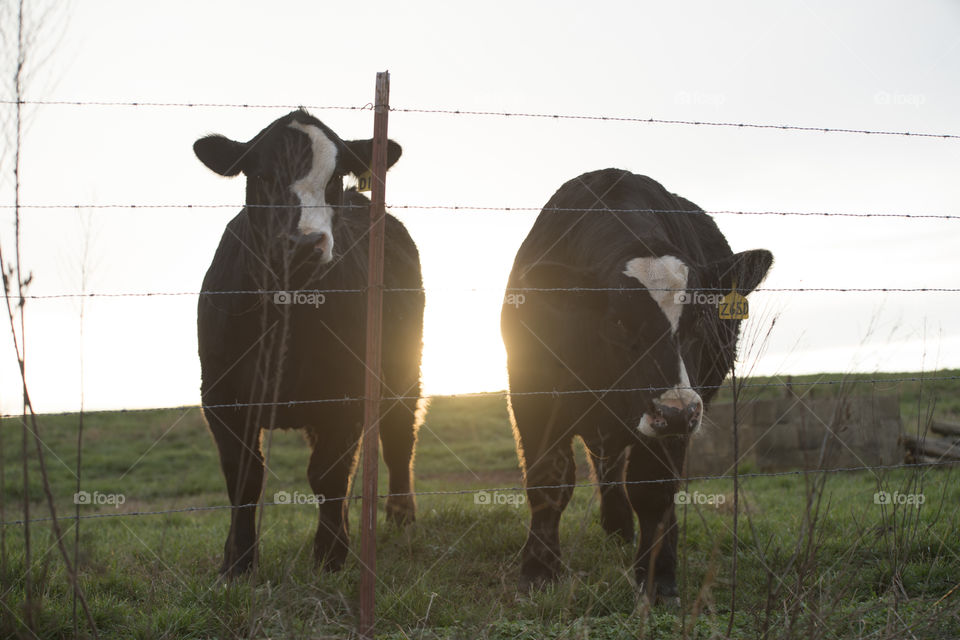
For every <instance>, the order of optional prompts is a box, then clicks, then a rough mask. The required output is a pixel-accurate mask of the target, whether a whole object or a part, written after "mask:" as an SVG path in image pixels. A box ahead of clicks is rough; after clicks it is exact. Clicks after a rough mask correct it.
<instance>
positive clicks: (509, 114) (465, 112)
mask: <svg viewBox="0 0 960 640" xmlns="http://www.w3.org/2000/svg"><path fill="white" fill-rule="evenodd" d="M0 104H7V105H21V106H40V107H43V106H69V107H134V108H137V107H139V108H142V107H155V108H185V109H190V108H205V109H210V108H212V109H310V110H314V111H372V110H373V104H371V103H367V104H364V105H363V106H351V105H293V104H256V103H241V102H234V103H216V102H155V101H105V100H90V101H83V100H0ZM388 108H389V110H390V111H391V112H393V113H408V114H424V115H452V116H482V117H501V118H526V119H537V120H579V121H594V122H626V123H636V124H665V125H682V126H696V127H724V128H734V129H768V130H779V131H803V132H817V133H847V134H860V135H873V136H901V137H910V138H940V139H948V140H949V139H952V140H957V139H960V134H955V133H933V132H926V131H892V130H882V129H857V128H852V127H816V126H808V125H794V124H772V123H756V122H722V121H712V120H684V119H676V118H653V117H648V118H643V117H636V116H598V115H590V114H569V113H536V112H529V111H492V110H480V109H426V108H419V107H393V106H391V107H388Z"/></svg>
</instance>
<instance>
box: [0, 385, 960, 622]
mask: <svg viewBox="0 0 960 640" xmlns="http://www.w3.org/2000/svg"><path fill="white" fill-rule="evenodd" d="M956 374H957V372H937V373H935V374H928V375H931V376H933V375H937V376H949V375H956ZM828 377H830V376H828ZM810 378H811V379H815V378H816V377H810ZM802 380H804V379H801V378H795V379H794V381H795V382H798V381H802ZM888 387H889V388H885V389H883V390H882V392H884V393H891V392H892V393H897V392H899V393H901V400H902V412H903V415H904V417H905V419H909V416H911V415H912V416H913V419H916V416H918V415H926V414H927V413H928V412H929V406H930V404H929V403H930V402H935V405H934V410H933V411H934V413H935V414H936V415H937V416H938V417H944V418H949V417H954V418H955V417H956V415H957V414H958V410H957V409H958V399H960V394H957V393H956V385H955V384H954V383H953V382H952V381H951V383H950V384H943V383H927V384H926V385H924V386H923V388H922V390H921V387H920V385H919V384H916V385H914V384H913V383H901V384H900V385H899V386H897V385H894V384H893V383H891V384H889V385H888ZM817 392H818V393H832V391H831V390H830V389H829V387H824V388H823V390H822V391H821V390H819V389H818V391H817ZM878 392H879V391H878ZM41 423H42V429H43V440H44V442H45V444H46V447H47V448H46V450H45V453H46V461H47V467H48V471H49V478H50V483H51V485H52V488H53V494H54V495H55V497H56V500H57V510H58V514H59V515H60V516H61V517H62V516H68V515H71V514H72V513H73V510H74V505H73V492H74V490H75V484H76V479H75V477H74V475H73V469H74V468H75V464H76V427H77V416H45V417H42V419H41ZM84 429H85V431H84V448H83V487H84V489H85V490H86V491H89V492H91V493H93V492H100V494H102V495H114V494H122V496H123V499H124V503H123V504H122V505H117V506H114V505H112V504H101V505H84V506H82V507H81V513H82V514H85V515H89V514H94V513H104V514H109V513H118V512H131V511H151V510H165V509H175V508H183V507H191V506H206V505H218V504H224V503H226V501H227V498H226V491H225V489H224V484H223V479H222V476H221V474H220V470H219V464H218V460H217V455H216V450H215V447H214V445H213V442H212V440H211V438H210V436H209V434H208V433H207V431H206V428H205V426H204V424H203V421H202V418H201V415H200V412H199V410H198V409H196V408H191V409H186V410H169V409H167V410H155V411H138V412H111V413H95V414H88V415H87V416H85V426H84ZM3 440H4V463H5V476H4V492H3V505H4V514H3V519H4V520H5V521H10V520H17V519H19V518H20V517H21V502H22V476H21V473H22V471H21V465H20V426H19V422H18V421H16V420H7V421H4V423H3ZM30 446H31V449H30V450H31V452H32V451H33V448H32V443H31V445H30ZM578 455H579V462H578V464H579V467H580V469H579V472H580V476H581V478H582V481H583V482H588V476H587V472H586V465H585V463H584V461H583V454H582V451H580V452H578ZM35 458H36V456H35V455H31V460H32V462H31V466H30V469H29V478H30V486H29V495H30V501H31V515H32V517H44V516H46V515H47V509H46V506H45V502H44V500H43V495H44V494H43V489H42V486H41V482H40V474H39V472H38V469H37V466H36V462H35ZM270 459H271V462H270V466H271V468H272V469H273V471H274V473H275V475H273V474H268V481H267V489H266V500H267V501H270V500H272V496H273V494H274V492H276V491H278V490H286V491H290V492H293V491H300V492H302V493H309V486H308V484H307V481H306V476H305V470H306V464H307V449H306V447H305V446H304V443H303V440H302V437H301V436H300V434H298V433H296V432H277V433H275V434H274V435H273V438H272V444H271V451H270ZM381 467H382V465H381ZM956 474H957V471H956V470H955V469H952V468H951V467H942V468H936V469H923V470H897V471H895V472H888V473H883V474H875V473H873V472H869V471H865V472H855V473H838V474H828V475H826V476H824V475H819V474H809V475H806V476H804V475H791V476H780V477H764V478H745V479H743V480H742V481H741V494H740V495H741V501H742V503H743V504H742V509H741V514H740V515H741V517H740V525H739V534H740V536H739V553H738V554H737V560H738V566H737V596H736V598H737V600H736V602H737V605H736V613H735V615H734V619H733V628H732V631H731V632H730V634H729V636H728V635H727V626H728V622H729V617H730V603H731V587H732V560H733V556H734V554H733V541H734V537H733V529H732V521H733V513H732V507H731V502H732V491H733V486H732V482H731V481H730V480H711V481H699V482H695V483H694V482H691V483H690V486H689V487H688V491H690V492H693V491H699V492H701V493H708V494H722V495H724V496H725V498H726V502H725V504H723V505H721V506H720V507H713V506H700V507H693V506H688V507H685V508H684V507H681V508H680V509H679V511H678V516H679V517H680V519H681V520H682V522H683V523H684V527H683V532H682V533H681V540H680V562H679V567H678V571H679V574H680V583H681V589H682V592H683V597H682V600H681V604H680V606H679V607H676V606H673V607H669V606H666V607H664V606H661V607H654V608H652V609H650V608H648V607H647V606H646V601H645V600H643V599H640V598H638V597H637V596H636V595H635V589H634V587H633V582H632V577H631V576H632V572H630V571H628V569H627V567H628V566H629V563H630V560H631V558H632V553H633V549H632V548H630V547H629V546H623V545H620V544H618V543H616V542H615V541H613V540H609V539H607V538H606V537H605V535H604V533H603V531H602V530H601V528H600V526H599V522H598V514H597V502H596V495H595V491H594V490H593V489H592V488H583V489H578V490H577V491H576V492H575V495H574V499H573V501H572V503H571V505H570V507H569V508H568V510H567V511H566V513H565V515H564V520H563V523H562V527H561V543H562V545H563V550H564V554H565V557H564V559H565V561H566V563H567V571H566V574H565V575H564V577H563V578H562V579H561V580H560V581H558V582H557V583H556V584H555V585H553V586H551V587H549V588H546V589H544V590H542V591H535V592H533V593H530V594H527V593H520V592H518V591H517V588H516V584H517V580H518V578H519V562H518V560H519V558H518V555H519V549H520V547H521V545H522V544H523V541H524V537H525V527H526V522H527V519H528V515H529V514H528V510H527V507H526V505H519V506H513V505H510V504H477V503H476V501H475V495H476V494H472V493H465V494H459V495H421V496H419V497H418V519H417V522H416V524H415V525H413V526H411V527H409V528H407V529H406V530H398V529H396V528H394V527H391V526H388V525H386V524H385V523H383V521H382V510H381V527H380V529H379V534H378V560H377V562H378V579H379V582H378V586H377V615H378V621H377V630H378V636H379V637H384V638H531V639H533V638H588V637H589V638H632V637H649V638H675V637H696V638H711V637H734V638H759V637H770V638H820V637H823V638H914V637H915V638H957V637H960V588H958V587H957V585H958V582H960V536H958V534H957V532H958V531H960V508H958V507H960V483H958V482H957V475H956ZM520 485H521V476H520V472H519V470H518V467H517V459H516V454H515V452H514V445H513V439H512V435H511V431H510V426H509V423H508V419H507V413H506V407H505V402H504V398H503V397H502V396H501V395H492V396H485V397H478V398H437V399H434V401H433V402H432V404H431V406H430V410H429V413H428V415H427V421H426V424H425V425H424V427H423V429H422V430H421V433H420V441H419V444H418V449H417V465H416V489H417V491H420V492H431V491H454V490H460V489H464V490H466V489H478V488H493V487H499V488H510V487H518V486H520ZM381 487H386V482H385V477H382V478H381ZM879 489H884V490H887V491H890V492H891V493H892V492H894V491H898V492H900V494H907V495H914V494H921V493H922V495H923V496H924V504H923V506H922V507H921V508H919V509H917V508H914V507H912V506H899V507H896V508H891V507H889V506H886V507H882V506H878V505H876V504H875V503H874V499H873V498H874V493H875V492H876V491H878V490H879ZM507 494H508V495H511V496H512V495H514V493H513V492H509V491H508V492H507ZM516 495H518V496H519V495H522V494H519V493H518V494H516ZM744 505H745V506H744ZM315 513H316V511H315V508H314V507H312V506H309V505H283V506H268V507H266V509H265V514H264V517H263V523H262V540H261V564H260V567H259V570H258V573H257V575H256V577H255V578H254V579H252V580H243V581H238V582H235V583H232V584H224V583H222V582H221V581H219V580H218V576H217V569H218V567H219V564H220V559H221V558H220V555H221V551H222V545H223V541H224V537H225V535H226V532H227V526H228V513H227V511H225V510H214V511H199V512H189V513H175V514H167V515H142V516H137V517H116V518H99V519H87V520H83V521H81V530H80V547H79V568H80V583H81V585H82V587H83V590H84V592H85V594H86V598H87V600H88V602H89V605H90V608H91V610H92V612H93V615H94V619H95V621H96V625H97V628H98V631H99V636H100V637H101V638H210V637H215V638H221V637H223V638H227V637H257V638H261V637H273V638H288V637H289V638H316V637H348V636H350V635H351V634H352V633H353V631H352V630H353V627H354V625H355V624H356V616H357V587H358V581H359V578H358V576H359V573H358V569H357V560H356V558H355V557H352V558H351V559H350V560H349V561H348V563H347V567H346V569H345V570H344V571H343V572H341V573H339V574H337V575H321V574H318V573H317V572H315V571H314V569H313V560H312V557H311V556H312V539H313V531H314V528H315V526H316V521H315V517H316V516H315ZM358 522H359V501H357V502H355V503H354V504H352V505H351V523H352V524H353V525H354V526H353V528H352V545H353V546H352V548H353V549H354V550H356V549H358V548H359V539H358V535H357V533H356V523H358ZM62 526H63V529H64V532H65V534H66V535H65V541H66V542H67V546H68V548H69V549H71V553H72V544H73V539H74V530H73V523H72V522H69V521H64V522H62ZM3 530H4V537H5V539H4V541H3V543H4V548H5V554H4V555H5V557H4V566H3V569H2V571H3V573H2V575H0V578H2V580H0V584H2V588H0V594H2V595H0V636H2V637H4V638H7V637H24V638H27V637H34V636H33V635H31V634H30V633H28V631H27V630H26V627H25V616H26V615H27V613H28V612H27V611H26V610H25V602H26V591H25V585H26V581H25V566H24V559H23V548H24V544H23V535H24V527H23V526H22V525H11V526H6V527H3ZM30 531H31V542H32V565H33V566H32V572H31V574H30V575H31V576H32V580H31V583H32V591H31V594H32V602H33V608H32V610H31V611H30V612H29V613H30V614H31V615H32V617H33V623H34V624H33V626H34V628H35V629H36V631H37V635H38V636H39V637H41V638H61V637H62V638H69V637H73V635H74V631H73V616H72V598H71V591H70V589H69V586H68V583H67V578H66V574H65V571H64V568H63V562H62V560H61V558H60V556H59V552H58V550H57V547H56V545H55V543H54V542H55V541H54V540H53V535H52V531H51V527H50V526H49V525H48V524H47V523H34V524H33V525H31V528H30ZM80 619H81V627H80V635H81V636H82V637H88V636H89V630H88V629H86V627H85V625H84V623H83V622H82V620H83V616H82V614H80Z"/></svg>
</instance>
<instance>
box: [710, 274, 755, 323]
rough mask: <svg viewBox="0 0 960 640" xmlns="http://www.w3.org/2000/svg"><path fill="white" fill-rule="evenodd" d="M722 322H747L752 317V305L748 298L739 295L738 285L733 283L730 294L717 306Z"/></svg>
mask: <svg viewBox="0 0 960 640" xmlns="http://www.w3.org/2000/svg"><path fill="white" fill-rule="evenodd" d="M717 311H718V312H719V314H720V319H721V320H746V319H747V318H748V317H749V316H750V303H749V302H747V299H746V297H744V296H742V295H740V294H739V293H737V283H736V282H734V283H733V287H732V288H731V290H730V293H728V294H727V295H725V296H723V300H721V301H720V304H719V305H717Z"/></svg>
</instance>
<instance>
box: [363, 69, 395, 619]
mask: <svg viewBox="0 0 960 640" xmlns="http://www.w3.org/2000/svg"><path fill="white" fill-rule="evenodd" d="M376 94H377V95H376V101H375V103H374V115H373V162H372V163H371V167H370V170H371V173H372V185H371V187H372V193H371V198H370V199H371V202H372V204H371V206H370V256H369V262H368V268H369V272H368V276H367V353H366V364H367V375H366V383H365V385H364V405H363V490H362V497H363V504H362V506H361V509H362V512H361V515H360V564H361V567H360V629H359V632H360V637H362V638H372V637H373V627H374V622H375V620H376V617H375V615H374V587H375V586H376V580H377V493H378V490H377V468H378V466H379V461H380V460H379V458H380V451H379V444H380V390H381V389H380V339H381V326H382V315H383V242H384V216H385V215H386V209H385V202H386V194H385V186H386V184H385V178H386V175H387V116H388V114H389V111H390V72H388V71H384V72H381V73H377V90H376Z"/></svg>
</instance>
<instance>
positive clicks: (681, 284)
mask: <svg viewBox="0 0 960 640" xmlns="http://www.w3.org/2000/svg"><path fill="white" fill-rule="evenodd" d="M623 273H624V275H627V276H630V277H631V278H636V279H637V280H638V281H639V282H640V284H642V285H643V286H644V287H646V288H647V289H648V290H649V293H650V297H651V298H653V299H654V301H655V302H656V303H657V305H658V306H659V307H660V311H662V312H663V315H664V316H666V318H667V321H668V322H669V323H670V331H671V332H672V333H673V334H674V335H676V333H677V328H678V327H679V326H680V314H681V313H682V312H683V305H682V304H681V303H680V300H681V299H683V297H684V296H683V295H682V294H685V293H686V288H687V277H688V276H689V275H690V269H689V267H687V265H685V264H684V263H683V261H682V260H680V259H679V258H675V257H674V256H661V257H655V258H634V259H632V260H630V261H628V262H627V264H626V268H625V269H624V271H623ZM677 359H678V360H679V361H680V362H679V364H680V379H679V380H678V381H677V384H676V385H675V386H674V387H673V388H672V389H668V390H666V391H664V392H663V393H662V394H660V397H659V398H657V400H656V402H658V403H660V404H661V405H663V406H665V407H672V408H674V409H681V410H682V409H685V408H687V407H690V406H693V405H699V406H700V407H701V410H700V411H699V413H700V414H701V415H702V413H703V412H702V406H703V402H702V401H701V400H700V396H699V395H698V394H697V392H696V391H694V390H693V389H691V388H690V378H689V376H688V375H687V368H686V366H685V365H684V363H683V358H682V357H681V356H680V354H679V353H678V354H677ZM654 419H655V418H654V417H653V416H651V415H649V414H648V413H644V414H643V417H642V418H641V419H640V424H639V426H638V429H639V430H640V433H642V434H643V435H646V436H651V437H656V436H657V432H656V430H655V429H654V428H653V426H652V424H653V422H654ZM699 427H700V419H699V418H698V419H697V420H696V424H695V425H693V426H692V427H691V429H690V433H693V432H694V431H696V430H697V429H698V428H699Z"/></svg>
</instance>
